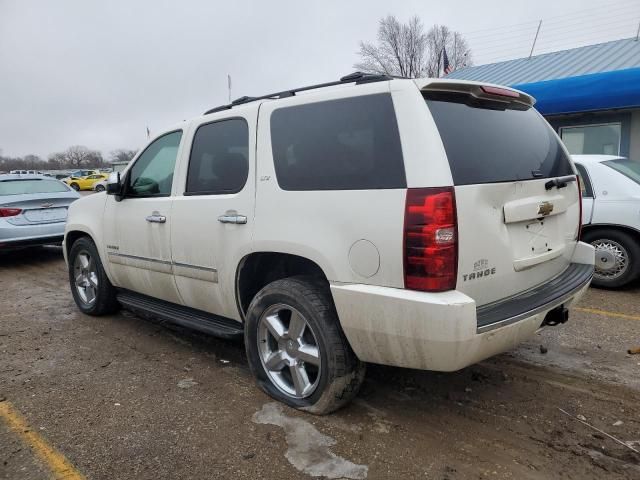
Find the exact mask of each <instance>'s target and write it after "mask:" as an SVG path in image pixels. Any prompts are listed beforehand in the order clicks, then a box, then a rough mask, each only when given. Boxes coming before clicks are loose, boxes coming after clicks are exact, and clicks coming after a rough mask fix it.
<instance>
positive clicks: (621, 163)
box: [602, 158, 640, 184]
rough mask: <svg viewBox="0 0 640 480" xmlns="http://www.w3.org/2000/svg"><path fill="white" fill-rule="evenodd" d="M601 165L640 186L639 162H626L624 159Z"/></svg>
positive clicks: (608, 161)
mask: <svg viewBox="0 0 640 480" xmlns="http://www.w3.org/2000/svg"><path fill="white" fill-rule="evenodd" d="M602 163H604V164H605V165H606V166H608V167H611V168H613V169H614V170H617V171H618V172H620V173H621V174H623V175H624V176H625V177H629V178H630V179H631V180H633V181H634V182H636V183H638V184H640V162H636V161H635V160H628V159H626V158H619V159H617V160H607V161H606V162H602Z"/></svg>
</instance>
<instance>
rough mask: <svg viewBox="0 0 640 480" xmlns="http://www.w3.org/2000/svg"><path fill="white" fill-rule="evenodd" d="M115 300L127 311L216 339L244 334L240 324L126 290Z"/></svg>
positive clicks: (121, 291)
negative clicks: (196, 331)
mask: <svg viewBox="0 0 640 480" xmlns="http://www.w3.org/2000/svg"><path fill="white" fill-rule="evenodd" d="M116 298H117V299H118V301H119V302H120V303H121V304H122V306H123V307H125V308H127V309H130V310H133V311H135V312H141V313H146V314H149V315H151V316H152V317H154V318H157V319H159V320H162V321H164V322H170V323H175V324H176V325H180V326H182V327H186V328H190V329H193V330H198V331H199V332H203V333H206V334H209V335H214V336H216V337H220V338H226V339H239V338H242V336H243V333H244V332H243V329H242V324H241V323H240V322H237V321H235V320H231V319H229V318H225V317H220V316H218V315H214V314H212V313H207V312H203V311H202V310H196V309H195V308H190V307H183V306H182V305H176V304H175V303H171V302H165V301H164V300H158V299H157V298H153V297H149V296H147V295H142V294H140V293H135V292H131V291H128V290H120V291H118V294H117V296H116Z"/></svg>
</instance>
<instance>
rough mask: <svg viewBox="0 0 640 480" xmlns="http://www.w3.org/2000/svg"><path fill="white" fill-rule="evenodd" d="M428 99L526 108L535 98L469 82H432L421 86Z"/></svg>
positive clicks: (494, 106) (492, 106)
mask: <svg viewBox="0 0 640 480" xmlns="http://www.w3.org/2000/svg"><path fill="white" fill-rule="evenodd" d="M421 91H422V92H423V95H424V96H425V98H427V99H429V100H445V101H453V102H460V103H467V104H469V105H472V106H474V105H475V106H479V107H482V106H487V107H489V108H499V109H507V108H511V109H514V110H528V109H529V108H531V107H533V105H534V103H535V99H534V98H533V97H532V96H530V95H527V94H526V93H524V92H521V91H519V90H514V89H512V88H507V87H500V86H498V85H480V84H477V83H470V82H452V81H445V82H438V81H436V82H432V83H428V84H427V85H425V86H423V87H422V88H421Z"/></svg>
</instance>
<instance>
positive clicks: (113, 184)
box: [106, 172, 122, 196]
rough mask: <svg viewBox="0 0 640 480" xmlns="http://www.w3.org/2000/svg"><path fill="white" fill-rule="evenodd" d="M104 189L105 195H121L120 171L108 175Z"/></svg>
mask: <svg viewBox="0 0 640 480" xmlns="http://www.w3.org/2000/svg"><path fill="white" fill-rule="evenodd" d="M106 190H107V195H118V196H120V195H122V182H121V180H120V172H114V173H111V174H110V175H109V179H108V180H107V188H106Z"/></svg>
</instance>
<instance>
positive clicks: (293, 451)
mask: <svg viewBox="0 0 640 480" xmlns="http://www.w3.org/2000/svg"><path fill="white" fill-rule="evenodd" d="M253 421H254V422H255V423H261V424H265V425H276V426H278V427H280V428H282V429H283V430H284V433H285V435H286V441H287V445H288V447H289V448H288V450H287V453H286V454H285V457H286V458H287V460H289V462H290V463H291V464H292V465H293V466H294V467H296V468H297V469H298V470H300V471H301V472H303V473H306V474H307V475H311V476H312V477H326V478H350V479H354V480H361V479H364V478H367V472H368V470H369V467H367V466H366V465H357V464H355V463H353V462H350V461H349V460H346V459H344V458H342V457H339V456H338V455H336V454H335V453H333V452H331V451H330V450H329V447H331V446H333V445H335V444H336V441H335V440H334V439H333V438H331V437H329V436H327V435H324V434H322V433H320V432H319V431H318V430H317V429H316V427H314V426H313V425H311V424H310V423H309V422H307V421H306V420H303V419H302V418H296V417H288V416H286V415H285V414H284V413H283V411H282V405H281V404H279V403H276V402H272V403H267V404H265V405H263V407H262V409H261V410H260V411H258V412H256V413H255V414H254V415H253Z"/></svg>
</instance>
